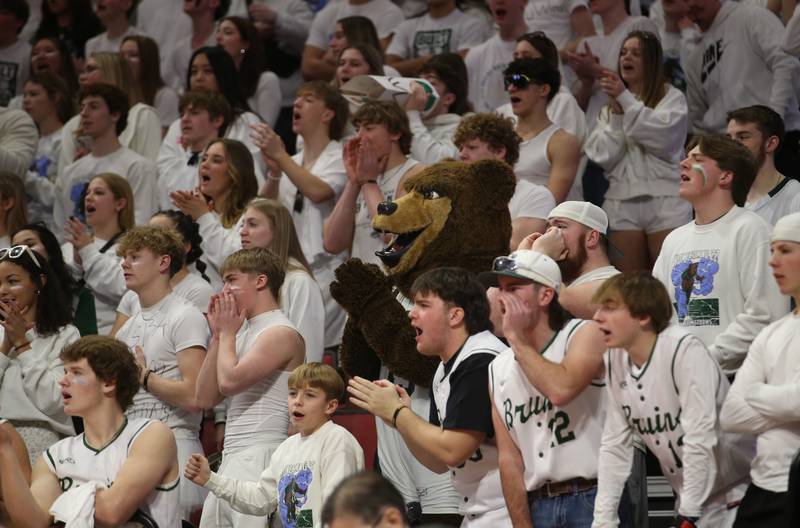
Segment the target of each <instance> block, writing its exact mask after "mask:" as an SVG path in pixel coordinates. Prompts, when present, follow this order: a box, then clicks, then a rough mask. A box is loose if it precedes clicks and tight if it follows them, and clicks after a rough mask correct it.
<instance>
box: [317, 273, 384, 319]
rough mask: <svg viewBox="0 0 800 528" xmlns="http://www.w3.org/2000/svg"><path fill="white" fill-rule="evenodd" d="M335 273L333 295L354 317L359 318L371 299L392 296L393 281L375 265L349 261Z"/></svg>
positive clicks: (332, 284)
mask: <svg viewBox="0 0 800 528" xmlns="http://www.w3.org/2000/svg"><path fill="white" fill-rule="evenodd" d="M335 273H336V279H335V280H334V281H333V282H332V283H331V295H332V296H333V298H334V299H336V302H338V303H339V304H340V305H342V308H344V309H345V310H347V313H349V314H350V315H351V316H352V317H358V315H359V314H360V313H361V312H362V311H364V309H365V305H366V304H367V301H369V300H370V299H372V298H374V297H376V296H379V295H383V296H388V297H391V295H392V283H391V280H390V279H389V277H387V276H386V275H385V274H384V273H383V271H381V269H380V268H379V267H378V266H376V265H375V264H365V263H364V262H362V261H361V260H360V259H349V260H348V261H346V262H345V263H344V264H342V265H341V266H339V267H338V268H336V272H335Z"/></svg>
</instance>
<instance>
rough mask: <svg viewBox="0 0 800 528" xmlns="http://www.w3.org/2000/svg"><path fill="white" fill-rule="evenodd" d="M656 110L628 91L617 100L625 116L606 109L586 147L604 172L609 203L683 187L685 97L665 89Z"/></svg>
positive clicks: (669, 193)
mask: <svg viewBox="0 0 800 528" xmlns="http://www.w3.org/2000/svg"><path fill="white" fill-rule="evenodd" d="M665 88H666V93H665V94H664V97H663V98H662V99H661V101H659V102H658V104H657V105H656V107H655V108H650V107H647V106H645V104H644V102H642V101H641V100H639V99H637V98H636V97H635V96H634V95H633V94H632V93H631V92H629V91H628V90H625V91H624V92H622V94H621V95H620V96H619V97H617V101H618V102H619V104H620V106H622V111H623V113H622V114H615V113H612V112H611V111H610V109H608V108H606V109H604V110H603V111H601V112H600V115H599V116H598V118H597V125H596V126H595V128H594V130H593V131H592V133H591V134H590V135H589V139H588V140H586V145H585V146H584V148H585V150H586V155H587V156H589V159H591V160H592V161H594V162H595V163H597V164H598V165H600V166H601V167H603V169H605V173H606V177H607V178H608V180H609V187H608V191H607V192H606V198H612V199H614V200H627V199H629V198H636V197H639V196H675V195H676V194H677V193H678V185H679V184H680V170H679V167H678V165H679V163H680V161H681V159H682V156H683V154H684V149H683V144H684V142H685V141H686V130H687V127H688V108H687V106H686V97H684V95H683V93H682V92H681V91H680V90H678V89H677V88H674V87H673V86H670V85H665Z"/></svg>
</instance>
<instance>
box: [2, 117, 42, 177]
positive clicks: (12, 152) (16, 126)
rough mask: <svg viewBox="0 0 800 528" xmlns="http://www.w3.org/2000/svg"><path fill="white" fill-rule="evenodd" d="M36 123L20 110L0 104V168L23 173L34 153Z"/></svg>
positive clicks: (37, 137) (36, 142)
mask: <svg viewBox="0 0 800 528" xmlns="http://www.w3.org/2000/svg"><path fill="white" fill-rule="evenodd" d="M38 141H39V133H38V132H37V131H36V123H34V122H33V119H31V117H30V116H29V115H28V114H26V113H25V112H23V111H22V110H13V109H11V108H3V107H1V106H0V170H6V171H9V172H13V173H14V174H23V173H24V172H25V171H26V170H28V168H29V167H30V166H31V162H33V158H34V156H35V155H36V146H37V144H38Z"/></svg>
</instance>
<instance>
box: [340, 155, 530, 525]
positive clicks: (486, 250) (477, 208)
mask: <svg viewBox="0 0 800 528" xmlns="http://www.w3.org/2000/svg"><path fill="white" fill-rule="evenodd" d="M515 185H516V179H515V177H514V172H513V170H512V169H511V167H510V166H508V165H507V164H506V163H504V162H502V161H495V160H484V161H479V162H475V163H471V164H467V163H463V162H459V161H443V162H440V163H437V164H435V165H431V166H429V167H428V168H426V169H425V170H423V171H422V172H420V173H419V174H417V175H414V176H412V177H410V178H408V180H406V182H405V183H404V189H405V191H406V193H407V194H405V195H403V196H402V197H401V198H398V199H397V200H395V201H393V202H383V203H381V204H379V206H378V210H377V215H376V216H375V217H374V218H373V219H372V227H373V228H374V229H376V230H378V231H380V232H383V233H384V234H388V235H392V238H391V241H390V242H389V243H388V245H387V246H386V248H385V249H383V250H382V251H379V252H378V253H377V255H378V257H379V258H380V259H381V261H382V262H383V264H384V267H385V270H386V273H384V272H383V271H382V270H381V269H380V268H379V267H378V266H376V265H374V264H365V263H363V262H362V261H361V260H359V259H350V260H348V261H347V262H345V263H344V264H342V265H341V266H340V267H339V268H337V270H336V280H335V281H334V282H333V283H332V284H331V295H332V296H333V297H334V299H336V301H337V302H339V304H340V305H341V306H342V307H343V308H344V309H345V310H346V311H347V313H348V316H349V317H348V320H347V324H346V325H345V329H344V335H343V336H342V345H341V349H340V356H339V357H340V361H341V366H342V368H343V369H344V370H345V372H346V373H347V374H348V375H349V376H361V377H363V378H366V379H370V380H376V379H388V380H390V381H392V382H393V383H396V384H398V385H401V386H403V387H404V388H405V389H406V391H408V393H409V395H410V396H411V399H412V409H413V411H414V412H415V413H416V414H417V415H419V416H423V417H427V416H428V413H429V407H430V403H429V387H430V385H431V379H432V377H433V374H434V372H435V371H436V368H437V366H438V364H439V359H438V358H430V357H425V356H422V355H421V354H419V353H418V352H417V349H416V344H415V333H414V330H413V329H412V327H411V324H410V322H409V318H408V310H409V309H410V308H411V305H412V304H413V303H412V301H411V300H410V298H409V296H410V291H411V286H412V284H413V283H414V280H415V279H416V278H417V277H418V276H419V275H421V274H423V273H425V272H426V271H429V270H431V269H435V268H440V267H445V266H449V267H461V268H466V269H467V270H469V271H471V272H473V273H475V274H478V273H480V272H482V271H487V270H489V269H491V266H492V261H493V260H494V258H495V257H498V256H500V255H507V254H508V249H509V247H508V243H509V240H510V239H511V217H510V215H509V212H508V202H509V200H510V199H511V196H512V195H513V194H514V188H515ZM376 427H377V432H378V460H379V464H380V469H381V472H382V473H383V474H384V476H385V477H386V478H388V479H389V480H390V481H391V482H392V484H394V485H395V486H396V487H397V489H398V490H399V491H400V492H401V494H402V495H403V497H404V498H405V500H406V503H407V506H408V510H409V515H410V516H411V517H412V520H416V519H420V518H421V515H422V514H424V515H425V518H426V520H436V519H437V518H438V520H442V521H444V520H446V518H447V517H449V516H450V515H452V514H455V513H456V512H457V511H458V503H459V502H460V501H461V500H462V498H461V497H459V496H458V494H456V492H455V490H454V489H453V488H452V485H451V484H450V479H449V475H448V474H447V473H445V474H443V475H438V474H435V473H433V472H431V471H430V470H428V469H427V468H425V466H423V465H422V464H421V463H419V462H418V461H417V460H416V459H415V458H414V455H413V454H411V452H410V451H409V450H408V448H407V447H406V445H405V443H404V442H403V439H402V437H400V435H399V433H397V431H395V430H394V429H392V428H391V427H389V426H387V425H386V424H384V423H383V422H382V421H381V420H380V419H378V420H377V421H376ZM445 516H447V517H445ZM415 518H416V519H415ZM447 520H449V519H447Z"/></svg>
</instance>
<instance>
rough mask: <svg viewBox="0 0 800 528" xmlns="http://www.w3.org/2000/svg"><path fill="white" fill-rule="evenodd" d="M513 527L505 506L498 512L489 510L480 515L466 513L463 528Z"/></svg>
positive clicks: (462, 523) (462, 522)
mask: <svg viewBox="0 0 800 528" xmlns="http://www.w3.org/2000/svg"><path fill="white" fill-rule="evenodd" d="M501 526H511V517H509V516H508V509H507V508H506V506H505V504H504V505H503V507H502V508H499V509H497V510H489V511H487V512H485V513H481V514H478V515H475V514H471V513H465V514H464V520H463V521H461V528H500V527H501Z"/></svg>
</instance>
